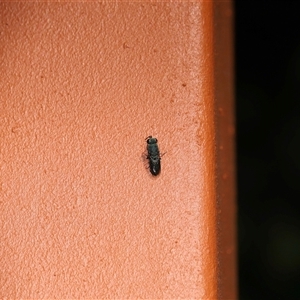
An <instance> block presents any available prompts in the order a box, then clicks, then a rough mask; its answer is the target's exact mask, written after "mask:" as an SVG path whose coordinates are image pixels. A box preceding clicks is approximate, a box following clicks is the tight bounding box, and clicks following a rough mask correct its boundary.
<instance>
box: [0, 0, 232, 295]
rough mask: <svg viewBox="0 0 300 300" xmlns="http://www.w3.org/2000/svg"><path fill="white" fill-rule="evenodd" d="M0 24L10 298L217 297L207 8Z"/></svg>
mask: <svg viewBox="0 0 300 300" xmlns="http://www.w3.org/2000/svg"><path fill="white" fill-rule="evenodd" d="M0 13H1V74H2V75H1V81H0V87H1V94H0V105H1V106H0V118H1V123H0V171H1V173H0V211H1V213H0V228H1V240H0V242H1V249H0V270H1V275H0V280H1V284H0V296H1V298H5V297H6V298H14V299H20V298H30V299H42V298H43V299H50V298H58V299H63V298H64V299H67V298H68V299H71V298H72V299H88V298H93V299H96V298H97V299H136V298H141V299H175V298H184V299H193V298H195V299H196V298H197V299H215V298H216V297H217V293H218V274H219V273H218V251H217V247H218V246H217V240H218V237H217V233H218V230H217V201H216V199H217V195H216V193H217V189H216V151H215V150H216V141H218V139H216V127H215V106H214V105H215V103H214V99H215V93H214V91H215V90H214V76H215V74H214V48H213V46H214V44H213V37H214V30H213V19H214V15H213V5H212V2H206V1H205V2H194V3H154V2H153V3H151V2H145V3H143V2H140V3H138V2H131V3H96V2H94V3H17V2H14V3H12V2H9V3H0ZM229 109H232V106H229ZM149 135H153V136H155V137H156V138H157V139H158V144H159V147H160V150H161V153H163V154H164V155H163V156H162V159H161V162H162V170H161V174H160V175H159V176H157V177H153V176H152V175H151V174H150V172H149V169H147V159H146V158H145V147H146V142H145V138H146V137H147V136H149Z"/></svg>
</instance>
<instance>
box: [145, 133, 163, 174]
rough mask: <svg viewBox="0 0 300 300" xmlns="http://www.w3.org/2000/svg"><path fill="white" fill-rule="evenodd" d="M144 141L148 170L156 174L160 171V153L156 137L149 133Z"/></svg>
mask: <svg viewBox="0 0 300 300" xmlns="http://www.w3.org/2000/svg"><path fill="white" fill-rule="evenodd" d="M146 141H147V151H148V155H147V158H148V160H149V168H150V172H151V174H152V175H154V176H157V175H158V174H159V173H160V154H159V149H158V145H157V139H156V138H153V137H152V136H151V135H150V136H148V137H147V138H146Z"/></svg>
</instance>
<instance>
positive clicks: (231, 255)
mask: <svg viewBox="0 0 300 300" xmlns="http://www.w3.org/2000/svg"><path fill="white" fill-rule="evenodd" d="M232 19H233V11H232V5H231V2H229V1H216V2H215V3H214V21H215V26H214V28H215V30H214V41H215V47H214V52H215V86H216V89H215V103H216V145H217V146H216V149H217V151H216V152H217V156H216V161H217V203H218V252H219V284H218V289H219V298H221V299H235V298H236V297H237V268H236V256H237V250H236V204H235V169H234V166H235V157H234V153H235V151H234V145H235V143H234V138H235V129H234V128H235V127H234V126H235V124H234V110H233V107H234V103H233V98H234V97H233V94H234V87H233V81H234V80H233V36H232V34H233V28H232V26H233V24H232V22H233V20H232Z"/></svg>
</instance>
